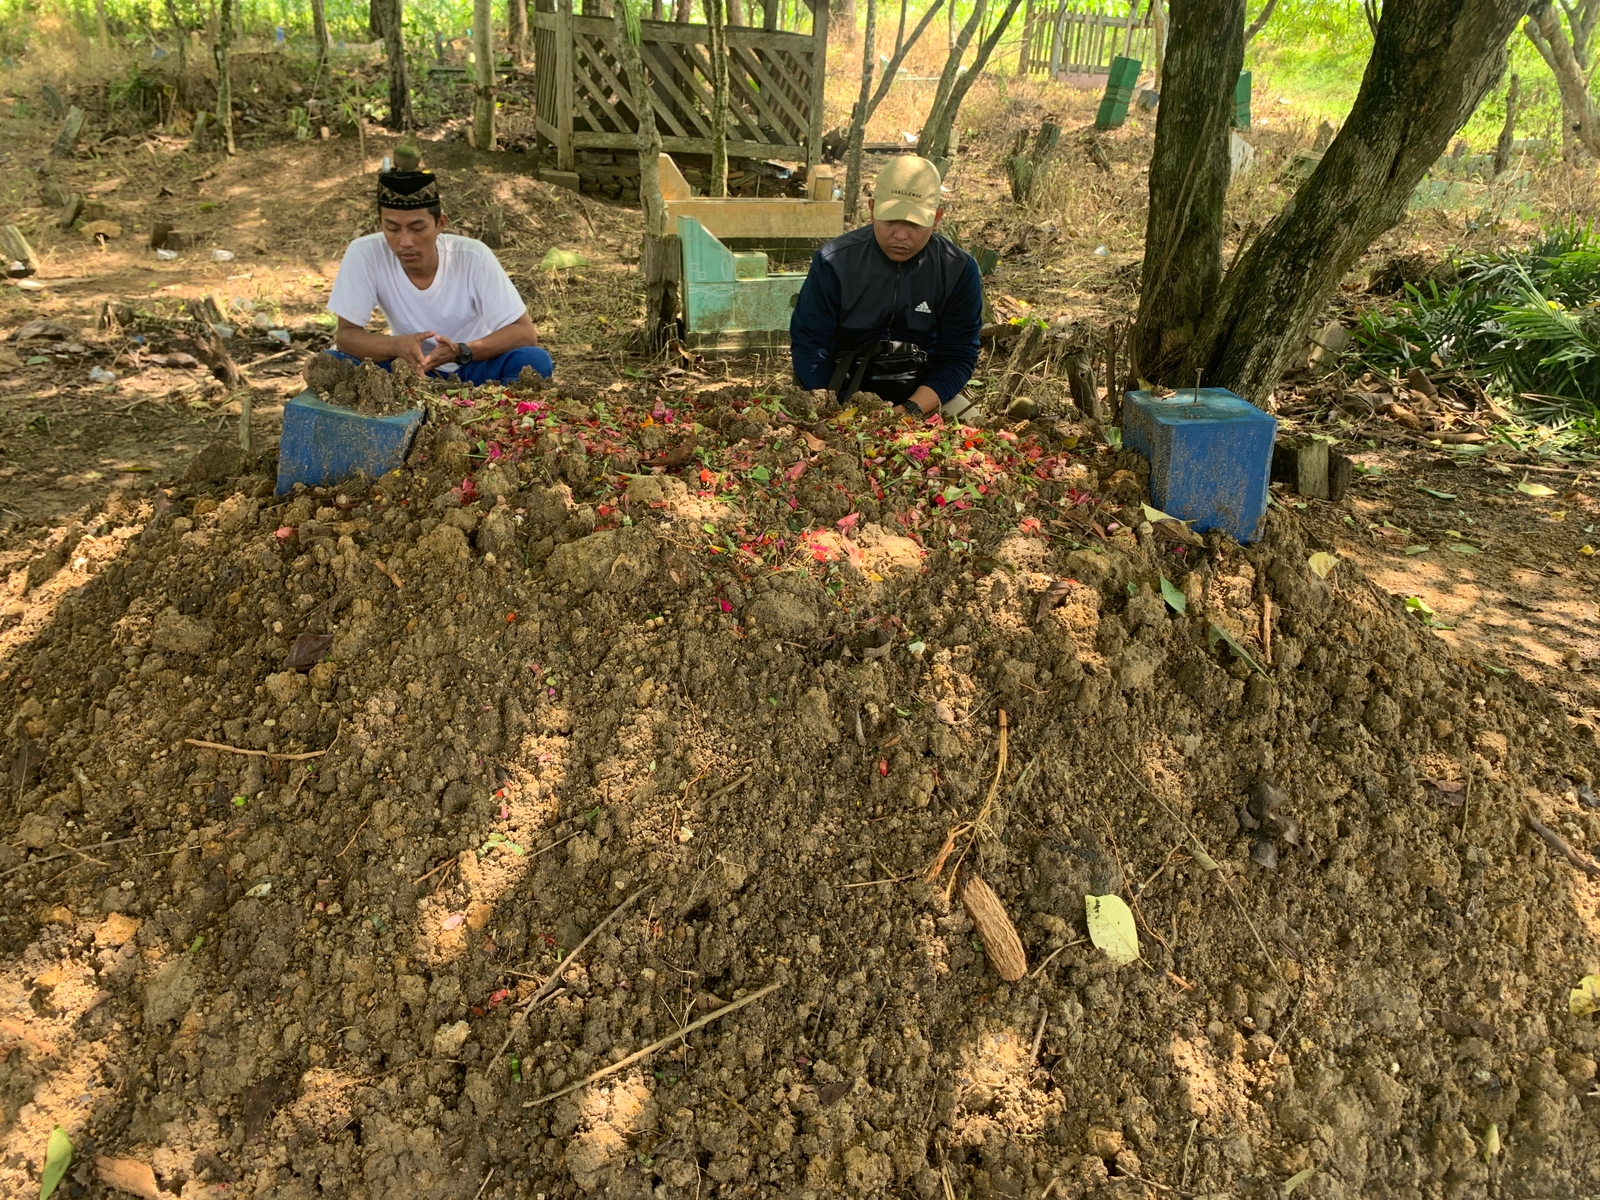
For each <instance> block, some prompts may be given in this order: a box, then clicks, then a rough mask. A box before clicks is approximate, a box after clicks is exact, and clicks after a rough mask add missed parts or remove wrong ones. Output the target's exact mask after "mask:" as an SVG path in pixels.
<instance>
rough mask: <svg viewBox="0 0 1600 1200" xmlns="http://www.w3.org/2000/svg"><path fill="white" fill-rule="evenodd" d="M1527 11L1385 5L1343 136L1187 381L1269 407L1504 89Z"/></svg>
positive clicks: (1251, 261)
mask: <svg viewBox="0 0 1600 1200" xmlns="http://www.w3.org/2000/svg"><path fill="white" fill-rule="evenodd" d="M1526 2H1527V0H1387V2H1386V3H1385V4H1384V6H1383V15H1382V17H1381V19H1380V20H1379V22H1378V34H1377V38H1376V41H1375V42H1374V45H1373V50H1372V59H1371V61H1370V62H1369V63H1368V64H1367V70H1366V74H1365V76H1364V78H1363V79H1362V81H1361V90H1360V91H1359V92H1358V93H1357V95H1356V100H1355V104H1354V105H1353V106H1352V107H1351V109H1350V115H1349V117H1348V118H1347V119H1346V120H1345V123H1344V126H1343V128H1341V129H1340V131H1339V136H1338V137H1336V138H1335V139H1334V140H1333V144H1332V145H1330V146H1329V147H1328V150H1327V153H1326V154H1324V155H1323V156H1322V161H1321V162H1320V163H1319V164H1318V165H1317V168H1316V170H1315V171H1313V172H1312V174H1311V177H1310V178H1309V179H1308V180H1306V182H1305V183H1304V184H1302V185H1301V186H1300V189H1299V191H1298V192H1297V193H1296V194H1295V197H1294V199H1293V201H1292V202H1291V203H1290V205H1289V206H1288V207H1287V208H1286V209H1285V210H1284V211H1283V212H1282V213H1281V214H1280V215H1279V216H1278V217H1277V219H1276V220H1274V221H1273V223H1272V224H1271V225H1270V226H1268V228H1267V229H1266V231H1265V232H1264V233H1263V234H1262V235H1261V237H1260V238H1258V239H1257V240H1256V242H1255V243H1254V244H1253V245H1251V247H1250V248H1249V249H1248V250H1246V251H1245V252H1244V254H1243V255H1242V256H1241V257H1240V258H1239V260H1238V262H1237V263H1236V264H1235V266H1234V267H1233V268H1232V269H1231V270H1230V271H1229V273H1228V277H1227V279H1226V280H1225V281H1224V283H1223V286H1222V288H1221V289H1220V291H1219V293H1218V295H1217V297H1216V299H1215V301H1214V302H1212V303H1211V304H1210V306H1209V309H1208V312H1207V315H1206V318H1205V321H1204V322H1203V324H1202V325H1201V329H1200V336H1199V338H1198V339H1197V341H1196V343H1195V346H1194V350H1193V352H1192V354H1191V357H1190V363H1189V369H1187V370H1185V371H1184V372H1183V374H1182V376H1180V380H1182V379H1186V380H1187V381H1189V382H1192V381H1193V378H1194V374H1193V369H1194V368H1195V367H1199V368H1200V369H1202V370H1203V371H1204V374H1205V378H1206V380H1207V382H1210V383H1213V384H1216V385H1219V386H1222V387H1229V388H1232V389H1233V390H1234V391H1236V392H1238V393H1239V394H1240V395H1242V396H1244V397H1245V398H1246V399H1249V400H1252V401H1260V400H1261V399H1263V398H1264V397H1265V396H1266V394H1267V392H1268V391H1270V390H1271V388H1272V387H1273V385H1274V384H1276V383H1277V381H1278V378H1279V377H1280V376H1281V375H1282V373H1283V371H1284V369H1285V368H1286V367H1287V365H1288V364H1289V362H1290V361H1291V360H1292V359H1293V358H1294V356H1295V354H1296V353H1297V352H1298V351H1299V349H1300V348H1301V346H1303V345H1304V344H1305V338H1306V334H1307V333H1308V332H1309V330H1310V329H1311V326H1312V323H1313V322H1314V321H1316V320H1318V319H1320V318H1321V317H1322V315H1323V310H1324V306H1325V305H1326V304H1327V300H1328V297H1329V295H1331V294H1332V292H1333V291H1334V289H1335V288H1337V287H1338V285H1339V281H1340V280H1341V279H1343V278H1344V275H1345V272H1347V271H1348V270H1349V269H1350V267H1351V266H1352V265H1353V264H1354V263H1355V261H1356V260H1357V259H1358V258H1359V257H1360V256H1361V254H1362V253H1363V252H1364V251H1365V250H1366V249H1367V247H1368V246H1370V245H1371V244H1372V242H1373V240H1374V239H1375V238H1377V237H1378V236H1379V235H1381V234H1382V233H1383V232H1384V231H1386V230H1388V229H1390V228H1391V227H1392V226H1393V225H1394V224H1395V223H1396V222H1398V221H1399V220H1400V218H1401V217H1402V216H1403V215H1404V214H1405V211H1406V205H1407V202H1408V201H1409V200H1410V198H1411V191H1412V189H1413V188H1415V187H1416V185H1417V182H1418V181H1419V180H1420V179H1421V178H1422V176H1423V175H1424V174H1425V173H1426V172H1427V170H1428V168H1429V167H1431V166H1432V165H1433V164H1434V163H1435V162H1436V161H1437V160H1438V158H1439V155H1440V154H1442V153H1443V152H1444V149H1445V147H1446V146H1447V145H1448V144H1449V142H1450V138H1451V136H1452V135H1454V133H1455V132H1456V130H1458V129H1460V128H1461V126H1462V124H1463V123H1465V121H1466V120H1467V118H1468V117H1470V116H1471V115H1472V112H1473V110H1474V109H1476V108H1477V106H1478V102H1479V101H1480V100H1481V99H1482V98H1483V95H1484V93H1485V92H1487V91H1488V90H1489V88H1490V87H1492V86H1493V85H1494V83H1495V81H1496V80H1498V79H1499V77H1500V73H1501V72H1502V71H1503V70H1504V69H1505V62H1506V39H1507V38H1508V37H1509V36H1510V35H1511V34H1512V33H1513V32H1514V31H1515V29H1516V25H1517V21H1518V20H1519V19H1520V18H1521V17H1522V14H1523V13H1524V12H1525V11H1526ZM1165 106H1166V102H1165V100H1163V102H1162V107H1165ZM1398 113H1404V114H1405V119H1404V120H1397V119H1396V114H1398ZM1151 174H1152V181H1151V182H1152V188H1153V187H1154V174H1155V173H1154V171H1152V173H1151Z"/></svg>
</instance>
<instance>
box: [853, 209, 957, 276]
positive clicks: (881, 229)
mask: <svg viewBox="0 0 1600 1200" xmlns="http://www.w3.org/2000/svg"><path fill="white" fill-rule="evenodd" d="M873 207H874V206H873V202H872V201H871V200H868V201H867V211H868V212H871V211H872V209H873ZM943 219H944V208H943V206H940V208H939V210H938V211H937V212H935V213H934V214H933V224H932V225H917V224H915V223H914V222H911V221H880V220H878V219H877V218H876V217H874V218H873V221H872V233H873V236H874V237H876V238H877V239H878V249H880V250H882V251H883V252H884V253H885V254H886V255H888V256H889V259H890V260H891V261H892V262H905V261H906V260H907V259H909V258H915V257H916V256H917V255H918V254H919V253H920V252H921V251H922V248H923V247H924V246H926V245H927V244H928V239H929V238H931V237H932V236H933V231H934V230H935V229H937V228H939V222H940V221H942V220H943Z"/></svg>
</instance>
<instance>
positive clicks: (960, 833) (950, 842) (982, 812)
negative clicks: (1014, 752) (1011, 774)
mask: <svg viewBox="0 0 1600 1200" xmlns="http://www.w3.org/2000/svg"><path fill="white" fill-rule="evenodd" d="M1008 724H1009V722H1008V720H1007V717H1006V710H1005V709H1003V708H1002V709H1001V710H1000V751H999V761H998V762H997V763H996V764H995V770H994V780H993V782H991V783H990V784H989V794H988V795H987V796H985V797H984V798H983V805H982V807H980V808H979V809H978V815H977V816H975V817H973V818H972V820H970V821H967V822H965V823H963V824H961V825H957V826H956V827H955V828H954V829H952V830H951V831H950V832H949V833H948V834H946V835H945V839H944V845H943V846H941V847H939V853H938V854H936V855H935V856H934V859H933V862H931V863H929V864H928V870H927V873H926V875H925V878H926V879H928V880H930V881H931V880H934V879H937V878H939V873H940V872H941V871H943V870H944V864H945V860H946V859H948V858H949V857H950V852H951V851H952V850H954V849H955V846H956V841H957V839H959V838H963V837H964V838H966V839H967V844H966V845H965V846H963V847H962V848H961V853H960V855H958V856H957V858H956V865H955V866H954V867H952V868H951V870H950V883H949V885H948V886H947V887H946V888H945V899H947V900H948V899H949V898H950V893H951V892H953V891H954V890H955V886H956V877H957V876H958V875H959V874H960V873H961V864H962V862H963V861H965V859H966V857H967V853H968V852H969V851H970V850H971V849H972V846H973V843H974V842H976V841H977V840H978V838H979V837H980V836H981V835H982V834H983V832H984V830H985V829H987V828H988V825H989V817H990V816H991V815H992V814H993V813H994V800H995V797H996V796H997V795H999V793H1000V779H1001V777H1002V776H1003V775H1005V773H1006V741H1007V737H1006V730H1007V728H1008Z"/></svg>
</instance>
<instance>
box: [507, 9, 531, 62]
mask: <svg viewBox="0 0 1600 1200" xmlns="http://www.w3.org/2000/svg"><path fill="white" fill-rule="evenodd" d="M506 41H507V42H508V43H509V46H508V47H507V48H508V49H509V50H510V51H511V61H512V62H514V63H523V62H527V61H528V0H506Z"/></svg>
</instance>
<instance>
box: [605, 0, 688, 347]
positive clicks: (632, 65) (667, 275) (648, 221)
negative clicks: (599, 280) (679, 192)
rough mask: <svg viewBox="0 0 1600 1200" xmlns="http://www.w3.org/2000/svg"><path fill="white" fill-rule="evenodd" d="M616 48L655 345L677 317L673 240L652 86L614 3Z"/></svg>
mask: <svg viewBox="0 0 1600 1200" xmlns="http://www.w3.org/2000/svg"><path fill="white" fill-rule="evenodd" d="M613 19H614V20H615V21H616V26H617V45H618V46H619V47H620V55H621V58H622V67H623V70H624V72H625V73H626V76H627V83H628V90H629V91H630V92H631V93H632V95H633V97H634V103H633V108H634V110H635V112H636V113H637V115H638V118H639V206H640V208H642V209H643V210H644V253H643V254H642V255H641V256H640V267H641V269H642V270H643V272H644V276H645V314H644V319H645V339H646V341H647V342H648V343H649V345H650V346H651V347H656V346H660V345H661V344H662V342H663V341H664V340H665V338H666V337H667V336H668V334H669V333H670V331H671V330H672V328H673V323H674V322H675V321H676V319H677V312H678V285H677V272H678V250H677V242H678V239H677V238H675V237H668V236H667V230H666V219H667V206H666V203H665V202H664V201H663V200H662V198H661V176H660V171H659V163H660V161H661V134H660V132H659V130H658V129H657V128H656V111H655V107H654V105H652V104H651V102H650V96H651V90H652V87H653V85H652V83H651V81H650V78H649V77H648V76H647V75H646V74H645V69H644V56H643V55H642V54H641V53H640V52H639V47H638V46H636V45H635V44H634V42H633V39H632V38H630V37H629V36H628V23H627V18H626V16H625V15H624V13H623V6H622V5H621V4H618V5H617V6H616V10H615V12H614V14H613Z"/></svg>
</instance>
